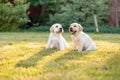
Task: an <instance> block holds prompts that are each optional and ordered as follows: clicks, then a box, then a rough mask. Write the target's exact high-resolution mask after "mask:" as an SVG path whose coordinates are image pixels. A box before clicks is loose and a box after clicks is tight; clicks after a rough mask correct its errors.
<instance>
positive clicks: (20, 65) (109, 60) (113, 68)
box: [0, 32, 120, 80]
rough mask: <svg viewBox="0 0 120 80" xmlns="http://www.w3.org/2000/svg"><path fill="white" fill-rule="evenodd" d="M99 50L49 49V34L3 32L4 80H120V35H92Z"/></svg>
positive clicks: (0, 72) (0, 73)
mask: <svg viewBox="0 0 120 80" xmlns="http://www.w3.org/2000/svg"><path fill="white" fill-rule="evenodd" d="M89 35H90V36H91V37H92V38H93V40H94V41H95V43H96V45H97V50H96V51H90V52H74V51H72V41H71V38H70V34H69V33H64V34H63V36H64V37H65V39H66V40H67V41H68V43H69V45H70V48H68V49H65V50H63V51H59V50H57V49H47V50H46V49H45V46H46V42H47V39H48V36H49V33H47V32H46V33H45V32H36V33H35V32H17V33H16V32H1V33H0V80H120V35H119V34H93V33H89Z"/></svg>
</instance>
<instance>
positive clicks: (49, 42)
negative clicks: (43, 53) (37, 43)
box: [46, 40, 52, 49]
mask: <svg viewBox="0 0 120 80" xmlns="http://www.w3.org/2000/svg"><path fill="white" fill-rule="evenodd" d="M51 42H52V41H51V40H48V43H47V46H46V49H48V48H51Z"/></svg>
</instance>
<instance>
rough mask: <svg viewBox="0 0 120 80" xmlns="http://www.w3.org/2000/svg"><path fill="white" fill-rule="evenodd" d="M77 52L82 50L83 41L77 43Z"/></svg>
mask: <svg viewBox="0 0 120 80" xmlns="http://www.w3.org/2000/svg"><path fill="white" fill-rule="evenodd" d="M78 45H79V46H78V52H81V51H82V50H83V47H84V44H83V43H79V44H78Z"/></svg>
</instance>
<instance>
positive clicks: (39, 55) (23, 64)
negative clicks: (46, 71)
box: [16, 49, 57, 68]
mask: <svg viewBox="0 0 120 80" xmlns="http://www.w3.org/2000/svg"><path fill="white" fill-rule="evenodd" d="M56 51H57V49H43V50H41V51H40V52H38V53H36V54H34V55H32V56H30V57H29V58H28V59H26V60H21V61H19V62H18V63H17V64H16V67H25V68H28V67H32V66H35V65H36V64H37V62H38V61H39V60H41V59H42V58H43V57H45V56H47V55H50V54H52V53H54V52H56Z"/></svg>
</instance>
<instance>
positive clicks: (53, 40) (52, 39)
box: [46, 23, 68, 50]
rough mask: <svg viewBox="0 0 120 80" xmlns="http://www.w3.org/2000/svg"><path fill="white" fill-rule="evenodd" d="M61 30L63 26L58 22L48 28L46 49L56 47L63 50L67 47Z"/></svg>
mask: <svg viewBox="0 0 120 80" xmlns="http://www.w3.org/2000/svg"><path fill="white" fill-rule="evenodd" d="M63 32H64V30H63V27H62V26H61V25H60V24H58V23H56V24H53V25H52V26H51V28H50V35H49V39H48V43H47V46H46V49H48V48H57V49H60V50H64V49H65V48H68V44H67V42H66V40H65V39H64V38H63V36H62V33H63Z"/></svg>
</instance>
